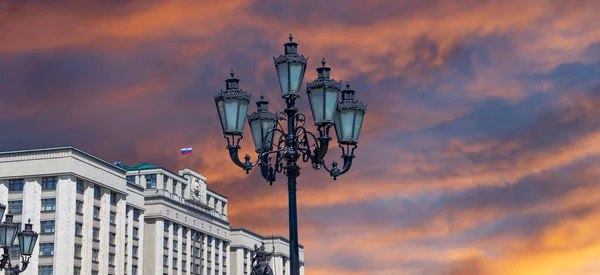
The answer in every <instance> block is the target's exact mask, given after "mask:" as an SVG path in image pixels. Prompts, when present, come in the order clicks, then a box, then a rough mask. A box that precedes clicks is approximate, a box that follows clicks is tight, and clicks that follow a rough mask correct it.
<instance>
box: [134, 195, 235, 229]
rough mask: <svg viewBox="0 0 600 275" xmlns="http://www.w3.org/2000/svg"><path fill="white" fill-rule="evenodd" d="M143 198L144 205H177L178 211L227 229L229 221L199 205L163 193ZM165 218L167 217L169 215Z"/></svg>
mask: <svg viewBox="0 0 600 275" xmlns="http://www.w3.org/2000/svg"><path fill="white" fill-rule="evenodd" d="M144 200H145V204H146V205H167V206H170V207H177V208H178V209H179V210H180V211H182V212H186V213H187V214H189V215H192V216H194V217H196V218H198V219H201V220H204V221H207V222H211V223H213V224H218V223H221V224H223V226H224V227H226V228H227V229H229V221H227V220H224V219H221V218H218V217H215V216H214V215H213V214H212V211H214V210H212V211H210V210H207V209H204V208H201V207H199V206H195V205H191V204H187V203H182V202H179V201H176V200H174V199H171V198H169V197H165V196H163V195H145V196H144ZM169 204H171V205H169ZM165 218H167V219H168V218H169V217H165Z"/></svg>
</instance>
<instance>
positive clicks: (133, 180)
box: [126, 176, 136, 184]
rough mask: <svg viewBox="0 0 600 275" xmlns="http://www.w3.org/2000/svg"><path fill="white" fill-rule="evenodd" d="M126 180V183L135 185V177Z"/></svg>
mask: <svg viewBox="0 0 600 275" xmlns="http://www.w3.org/2000/svg"><path fill="white" fill-rule="evenodd" d="M126 180H127V182H128V183H133V184H136V183H135V176H127V177H126Z"/></svg>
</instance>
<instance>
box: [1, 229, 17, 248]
mask: <svg viewBox="0 0 600 275" xmlns="http://www.w3.org/2000/svg"><path fill="white" fill-rule="evenodd" d="M16 236H17V227H16V226H8V227H7V228H6V240H4V241H6V245H9V246H10V245H13V243H14V242H15V237H16ZM3 244H4V243H3Z"/></svg>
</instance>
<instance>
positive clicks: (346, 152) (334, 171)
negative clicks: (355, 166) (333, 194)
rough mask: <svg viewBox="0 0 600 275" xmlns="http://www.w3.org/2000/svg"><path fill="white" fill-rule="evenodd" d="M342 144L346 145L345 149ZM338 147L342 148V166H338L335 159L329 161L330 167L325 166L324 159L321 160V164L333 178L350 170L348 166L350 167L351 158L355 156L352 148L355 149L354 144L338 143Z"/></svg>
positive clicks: (335, 178)
mask: <svg viewBox="0 0 600 275" xmlns="http://www.w3.org/2000/svg"><path fill="white" fill-rule="evenodd" d="M343 146H346V149H344V147H343ZM340 147H341V148H342V159H343V161H344V165H343V166H342V168H341V169H340V168H338V163H337V162H336V161H333V162H332V163H331V168H329V167H327V164H326V163H325V161H324V160H321V165H322V166H323V168H325V170H326V171H327V172H329V175H330V176H331V177H333V180H337V177H339V176H341V175H343V174H345V173H346V172H348V171H349V170H350V168H351V167H352V160H353V159H354V158H355V156H354V149H356V147H357V146H356V144H354V145H340Z"/></svg>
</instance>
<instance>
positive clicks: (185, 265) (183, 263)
mask: <svg viewBox="0 0 600 275" xmlns="http://www.w3.org/2000/svg"><path fill="white" fill-rule="evenodd" d="M186 267H187V262H186V261H185V260H181V271H183V272H186V269H187V268H186Z"/></svg>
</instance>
